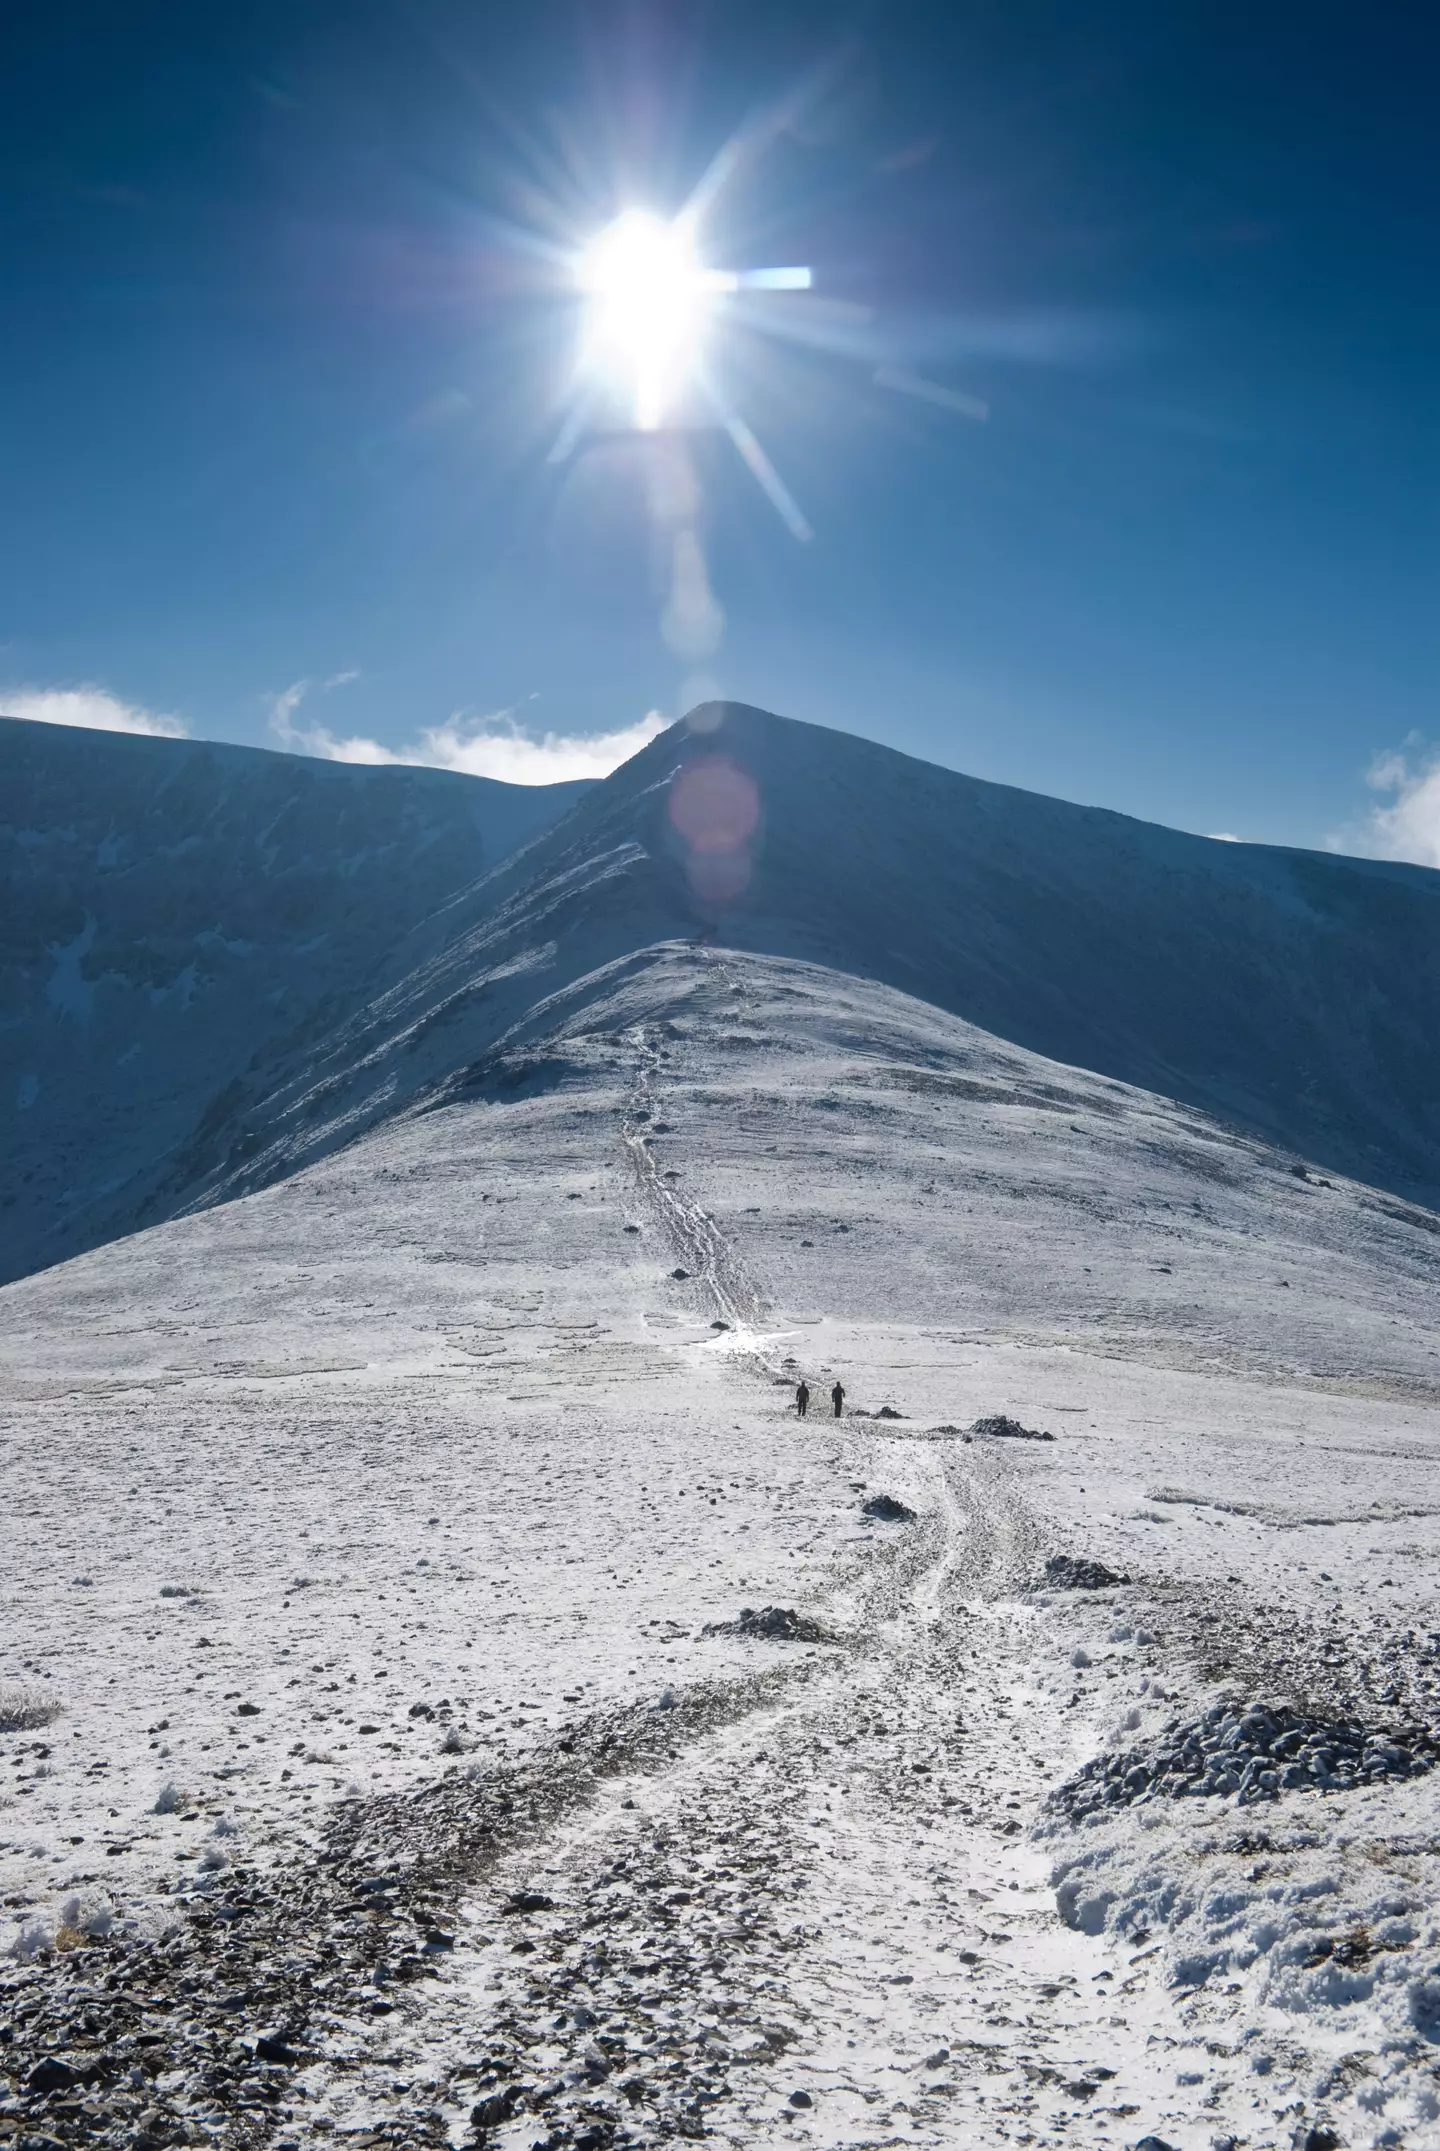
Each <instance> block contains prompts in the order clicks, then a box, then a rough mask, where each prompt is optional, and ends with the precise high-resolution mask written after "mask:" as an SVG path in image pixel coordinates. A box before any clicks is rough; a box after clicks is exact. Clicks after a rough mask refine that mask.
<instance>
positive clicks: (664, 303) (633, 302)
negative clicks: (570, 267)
mask: <svg viewBox="0 0 1440 2151" xmlns="http://www.w3.org/2000/svg"><path fill="white" fill-rule="evenodd" d="M579 281H580V286H581V289H582V290H583V291H584V292H585V293H586V294H587V296H588V298H589V302H590V319H589V334H588V338H587V344H588V350H589V357H590V362H591V364H592V365H593V366H594V367H595V368H596V369H597V370H598V371H600V372H601V373H603V374H605V375H606V376H608V377H609V378H610V379H611V380H612V381H613V382H614V385H615V386H616V387H617V388H618V389H619V390H620V391H621V392H622V393H624V394H626V395H628V396H629V397H630V398H631V400H632V403H633V416H634V423H635V425H636V426H637V427H638V428H639V429H640V431H641V432H647V433H649V432H654V430H655V429H656V427H658V426H660V425H663V424H664V422H665V420H666V418H667V417H668V416H669V415H670V413H671V411H672V410H673V408H674V405H675V403H676V401H677V399H678V397H679V395H680V393H681V392H682V390H683V389H684V387H685V385H686V383H687V382H688V381H689V380H690V379H691V378H692V377H693V375H694V372H695V368H696V366H697V364H698V362H699V360H700V356H701V352H702V349H703V345H704V339H705V329H706V325H707V317H708V315H709V312H710V308H711V305H712V303H713V300H714V298H715V295H716V294H717V293H718V292H721V291H723V290H725V289H726V288H727V286H728V285H730V284H732V283H733V279H730V278H727V277H726V276H725V275H724V273H723V272H717V271H715V270H710V269H707V268H706V267H705V265H704V264H703V262H701V261H700V260H699V258H698V256H697V255H696V252H695V242H694V236H693V233H692V231H691V229H690V227H689V225H688V224H687V222H686V221H685V220H684V219H683V218H677V219H676V220H675V222H673V223H669V224H667V223H666V222H665V220H664V219H663V218H662V217H657V216H654V215H652V214H651V213H650V211H648V210H645V209H627V210H626V211H625V213H624V214H623V216H619V217H617V218H616V219H615V222H614V223H613V224H611V225H610V226H609V227H608V229H607V230H605V231H603V232H602V233H601V234H600V236H599V238H598V239H596V240H594V241H593V242H592V244H591V245H590V246H589V247H588V248H587V249H586V251H585V253H584V254H583V255H582V257H581V260H580V267H579Z"/></svg>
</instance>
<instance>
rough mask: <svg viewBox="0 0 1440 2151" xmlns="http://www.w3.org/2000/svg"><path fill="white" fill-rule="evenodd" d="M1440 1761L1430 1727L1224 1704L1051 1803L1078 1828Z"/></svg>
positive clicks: (1116, 1756) (1334, 1788)
mask: <svg viewBox="0 0 1440 2151" xmlns="http://www.w3.org/2000/svg"><path fill="white" fill-rule="evenodd" d="M1437 1761H1440V1751H1437V1746H1436V1742H1435V1738H1434V1736H1433V1735H1432V1734H1430V1733H1429V1732H1427V1731H1426V1730H1425V1729H1424V1728H1423V1727H1418V1726H1416V1727H1409V1728H1407V1729H1406V1730H1405V1731H1404V1733H1403V1734H1401V1733H1396V1732H1393V1731H1391V1732H1380V1731H1376V1730H1368V1731H1367V1729H1366V1728H1365V1727H1364V1726H1362V1725H1357V1724H1351V1723H1336V1722H1334V1721H1327V1720H1324V1719H1319V1718H1313V1717H1307V1716H1305V1715H1303V1714H1301V1713H1300V1712H1298V1711H1295V1710H1292V1709H1290V1708H1289V1707H1288V1706H1286V1705H1277V1706H1276V1707H1275V1708H1273V1709H1270V1708H1267V1707H1266V1706H1265V1705H1263V1704H1253V1703H1252V1704H1248V1705H1243V1706H1242V1705H1240V1704H1237V1703H1227V1702H1220V1703H1216V1704H1215V1705H1213V1707H1212V1708H1211V1709H1210V1710H1208V1711H1207V1712H1206V1713H1205V1715H1204V1717H1203V1718H1192V1719H1189V1720H1187V1721H1186V1722H1185V1723H1183V1724H1181V1723H1178V1722H1173V1721H1172V1723H1171V1724H1170V1725H1169V1726H1167V1727H1166V1729H1165V1732H1164V1734H1163V1735H1162V1737H1161V1739H1160V1740H1159V1741H1158V1742H1157V1743H1156V1744H1155V1745H1154V1746H1152V1747H1150V1748H1147V1749H1139V1748H1137V1749H1130V1750H1128V1751H1126V1752H1124V1753H1118V1752H1116V1751H1114V1750H1112V1751H1111V1752H1109V1753H1108V1754H1104V1755H1097V1756H1095V1757H1094V1758H1093V1760H1092V1761H1090V1762H1088V1763H1087V1764H1086V1765H1085V1767H1084V1769H1083V1770H1081V1771H1080V1772H1079V1774H1078V1775H1077V1776H1076V1777H1073V1778H1071V1779H1070V1780H1069V1782H1068V1783H1067V1784H1065V1785H1062V1786H1061V1787H1060V1789H1059V1790H1058V1792H1056V1793H1054V1794H1052V1796H1051V1805H1052V1806H1056V1807H1059V1808H1061V1809H1062V1810H1063V1811H1064V1812H1065V1813H1066V1814H1068V1815H1070V1816H1072V1817H1074V1818H1075V1819H1076V1820H1077V1821H1078V1820H1079V1819H1081V1818H1082V1817H1083V1816H1086V1815H1092V1814H1096V1813H1098V1812H1101V1811H1103V1810H1104V1809H1107V1808H1118V1807H1129V1806H1132V1805H1134V1803H1135V1802H1136V1801H1139V1800H1146V1799H1150V1798H1152V1797H1166V1798H1170V1799H1180V1798H1184V1797H1186V1796H1195V1797H1199V1798H1219V1797H1226V1796H1228V1795H1230V1794H1235V1795H1237V1796H1238V1798H1239V1800H1240V1801H1241V1803H1242V1804H1245V1805H1249V1804H1250V1803H1252V1802H1254V1801H1258V1800H1274V1799H1277V1798H1278V1797H1279V1795H1280V1794H1281V1793H1282V1792H1291V1791H1294V1790H1295V1789H1297V1788H1298V1787H1302V1786H1303V1787H1305V1788H1307V1789H1308V1790H1310V1791H1312V1792H1321V1793H1335V1792H1347V1791H1349V1790H1350V1789H1351V1788H1352V1787H1354V1786H1356V1785H1366V1784H1377V1783H1380V1782H1383V1781H1384V1780H1386V1779H1390V1778H1405V1777H1420V1776H1423V1774H1424V1773H1425V1772H1426V1771H1428V1770H1432V1769H1433V1768H1434V1767H1435V1764H1436V1762H1437Z"/></svg>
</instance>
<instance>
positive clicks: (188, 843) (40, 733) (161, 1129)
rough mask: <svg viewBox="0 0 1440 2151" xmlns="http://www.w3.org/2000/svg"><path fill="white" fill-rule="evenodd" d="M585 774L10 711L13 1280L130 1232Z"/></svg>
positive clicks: (0, 1084)
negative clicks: (538, 773) (574, 778)
mask: <svg viewBox="0 0 1440 2151" xmlns="http://www.w3.org/2000/svg"><path fill="white" fill-rule="evenodd" d="M586 789H587V787H586V786H585V785H583V784H562V785H552V786H543V787H527V786H523V785H507V784H496V783H491V782H489V781H488V780H486V779H483V778H472V777H461V776H452V775H450V774H448V773H446V772H443V771H437V770H423V769H393V768H392V769H374V768H357V767H350V766H345V765H341V764H337V763H325V762H317V761H313V760H309V759H305V758H302V757H299V756H296V755H288V754H274V753H267V752H265V751H263V750H260V749H254V748H248V747H228V746H213V745H205V744H202V743H192V742H189V741H177V740H168V739H146V738H135V737H130V736H125V735H121V734H118V733H112V732H91V731H79V730H74V729H71V728H68V727H65V726H60V725H47V724H34V723H29V722H25V723H22V722H19V721H18V720H16V719H13V718H0V1101H3V1113H0V1127H3V1129H4V1131H5V1133H4V1137H3V1158H0V1206H3V1207H0V1278H4V1277H13V1276H17V1275H21V1274H23V1273H24V1272H25V1271H27V1270H31V1269H34V1268H36V1267H38V1266H40V1265H43V1264H45V1263H48V1262H55V1261H59V1260H61V1259H62V1258H63V1257H64V1256H66V1255H68V1254H73V1253H74V1252H76V1250H77V1249H79V1248H81V1247H85V1246H89V1245H92V1244H93V1243H94V1242H95V1240H97V1239H100V1238H104V1237H106V1236H107V1235H108V1234H109V1233H110V1232H113V1231H114V1230H116V1229H117V1228H118V1229H124V1227H125V1225H126V1224H127V1223H128V1222H129V1220H130V1218H131V1217H132V1216H133V1215H134V1214H135V1207H136V1204H137V1203H138V1202H140V1201H141V1200H143V1197H144V1194H145V1192H146V1191H147V1190H148V1189H149V1188H150V1187H151V1186H152V1185H153V1183H154V1180H155V1178H156V1176H157V1175H162V1174H163V1173H164V1172H165V1171H166V1165H165V1160H166V1159H168V1158H170V1157H172V1156H173V1154H174V1151H175V1148H176V1146H177V1145H179V1144H183V1143H184V1142H186V1141H189V1140H193V1139H194V1138H195V1135H196V1131H197V1127H198V1128H201V1129H203V1127H204V1124H205V1115H206V1113H207V1112H209V1113H210V1114H211V1115H215V1114H219V1115H221V1116H222V1117H223V1114H224V1111H225V1104H224V1101H225V1100H226V1098H227V1097H230V1098H232V1099H233V1098H238V1097H239V1096H240V1095H242V1094H243V1083H244V1078H245V1072H246V1070H247V1068H248V1067H249V1066H250V1064H251V1062H252V1061H253V1060H254V1058H255V1057H256V1056H257V1055H264V1054H265V1053H266V1052H267V1051H269V1050H272V1049H274V1048H275V1047H276V1046H277V1045H278V1044H279V1042H280V1041H282V1040H287V1039H290V1040H293V1039H295V1038H297V1037H301V1036H304V1035H306V1034H307V1033H309V1032H311V1031H313V1030H314V1029H315V1027H316V1026H319V1027H320V1028H321V1029H322V1030H324V1029H328V1028H329V1027H330V1026H332V1025H333V1024H334V1023H336V1022H338V1021H339V1020H341V1018H342V1017H344V1016H345V1015H346V1014H347V1013H348V1012H349V1011H350V1010H351V1009H352V1008H353V1006H354V1005H355V1003H356V1001H357V1000H362V1001H363V1000H364V999H366V998H368V996H369V994H370V992H371V991H372V988H373V982H374V980H375V979H376V977H377V976H379V975H380V974H381V972H382V970H383V965H384V960H385V957H386V955H387V954H388V952H389V950H390V949H391V947H392V946H393V945H394V943H395V942H396V941H397V940H398V939H400V938H401V937H402V936H403V935H404V934H405V933H406V931H407V930H408V929H409V928H410V927H412V926H413V925H414V924H415V923H416V922H417V921H418V920H420V919H422V918H424V917H426V916H428V915H429V914H430V913H431V912H433V911H434V910H435V909H436V908H437V906H439V905H441V904H442V903H444V902H445V901H446V900H447V899H448V898H449V897H451V896H453V895H454V893H455V892H456V891H457V890H459V889H462V888H465V887H467V886H468V885H470V884H471V883H473V882H474V881H475V880H476V879H477V878H478V877H480V876H482V875H483V874H485V873H487V872H488V871H489V870H490V869H491V868H492V867H493V866H494V865H495V864H496V863H497V862H498V861H499V860H501V859H503V858H504V857H505V856H506V855H507V854H508V853H510V852H512V851H513V850H515V848H516V847H517V846H518V845H521V844H523V843H525V842H526V841H527V839H529V838H530V837H532V836H534V835H535V834H536V832H537V831H538V830H540V829H542V828H543V827H545V826H546V824H547V823H548V822H550V821H553V820H554V819H555V817H556V816H557V815H559V814H561V813H563V812H564V811H565V809H566V808H568V807H569V806H570V805H571V804H573V802H574V800H575V799H576V798H577V797H579V796H580V795H581V794H583V792H584V791H585V790H586ZM125 1191H128V1193H127V1192H125Z"/></svg>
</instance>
